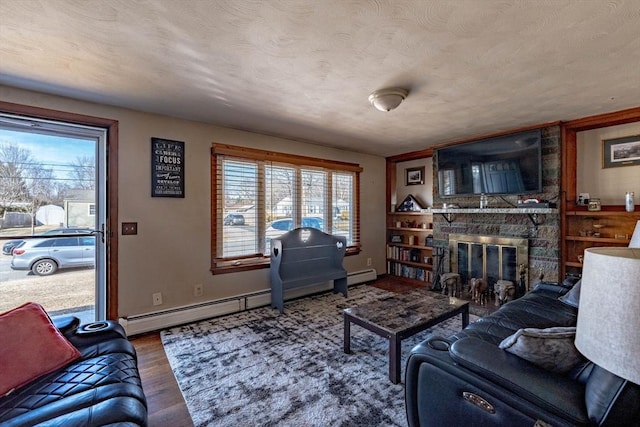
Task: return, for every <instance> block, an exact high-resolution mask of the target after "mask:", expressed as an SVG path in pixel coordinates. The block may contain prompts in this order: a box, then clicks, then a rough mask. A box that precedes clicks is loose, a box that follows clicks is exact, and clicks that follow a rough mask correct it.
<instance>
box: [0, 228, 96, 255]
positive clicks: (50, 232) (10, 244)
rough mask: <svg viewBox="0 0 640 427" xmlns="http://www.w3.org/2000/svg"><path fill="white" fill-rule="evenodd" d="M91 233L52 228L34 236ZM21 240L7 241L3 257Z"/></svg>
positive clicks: (79, 229) (86, 230)
mask: <svg viewBox="0 0 640 427" xmlns="http://www.w3.org/2000/svg"><path fill="white" fill-rule="evenodd" d="M91 232H93V230H92V229H90V228H53V229H51V230H47V231H44V232H42V233H36V234H35V235H36V236H55V235H57V234H90V233H91ZM22 242H24V240H22V239H12V240H7V241H6V242H5V244H4V245H2V253H3V254H5V255H11V252H13V249H14V248H16V247H17V246H19V245H20V244H22Z"/></svg>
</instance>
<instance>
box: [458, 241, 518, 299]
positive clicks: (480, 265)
mask: <svg viewBox="0 0 640 427" xmlns="http://www.w3.org/2000/svg"><path fill="white" fill-rule="evenodd" d="M449 256H450V266H451V272H453V273H458V274H459V275H460V279H461V281H462V284H463V285H468V284H469V280H470V279H471V278H474V277H475V278H482V279H485V280H486V281H487V283H489V286H493V285H494V284H495V283H496V282H497V281H498V280H509V281H511V282H513V283H514V285H516V289H517V290H518V294H519V295H522V294H524V293H525V292H528V291H529V281H528V274H526V273H527V270H528V268H529V240H528V239H527V238H520V237H502V236H482V235H470V234H450V235H449Z"/></svg>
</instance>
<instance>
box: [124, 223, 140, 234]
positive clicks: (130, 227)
mask: <svg viewBox="0 0 640 427" xmlns="http://www.w3.org/2000/svg"><path fill="white" fill-rule="evenodd" d="M136 234H138V223H137V222H123V223H122V235H123V236H127V235H136Z"/></svg>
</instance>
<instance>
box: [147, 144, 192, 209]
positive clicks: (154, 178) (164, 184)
mask: <svg viewBox="0 0 640 427" xmlns="http://www.w3.org/2000/svg"><path fill="white" fill-rule="evenodd" d="M151 197H184V142H181V141H171V140H169V139H161V138H151Z"/></svg>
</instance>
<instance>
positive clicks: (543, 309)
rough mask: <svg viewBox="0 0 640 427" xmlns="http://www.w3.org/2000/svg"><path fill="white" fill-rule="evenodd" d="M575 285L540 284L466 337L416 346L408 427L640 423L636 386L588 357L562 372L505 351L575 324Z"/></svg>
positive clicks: (408, 381) (410, 363) (408, 388)
mask: <svg viewBox="0 0 640 427" xmlns="http://www.w3.org/2000/svg"><path fill="white" fill-rule="evenodd" d="M572 285H573V283H570V282H569V283H567V281H565V283H563V284H552V283H539V284H537V285H536V287H535V288H534V290H533V291H532V292H530V293H528V294H526V295H525V296H523V297H521V298H519V299H516V300H514V301H511V302H509V303H507V304H505V305H504V306H502V307H501V308H500V309H499V310H498V311H496V312H494V313H493V314H491V315H489V316H486V317H483V318H481V319H479V320H478V321H476V322H474V323H471V324H470V325H469V326H468V327H467V328H465V329H464V330H463V331H461V332H459V333H457V334H455V335H453V336H450V337H447V338H441V337H434V336H431V337H429V338H428V339H427V340H425V341H424V342H422V343H420V344H419V345H418V346H416V347H415V348H414V349H413V350H412V351H411V354H410V356H409V358H408V360H407V367H406V377H405V400H406V409H407V417H408V423H409V425H410V426H483V427H484V426H540V427H542V426H545V427H546V426H554V427H557V426H638V425H640V386H638V385H637V384H633V383H630V382H628V381H625V380H623V379H621V378H619V377H617V376H615V375H613V374H611V373H609V372H608V371H606V370H604V369H602V368H600V367H599V366H597V365H595V364H593V363H591V362H589V361H588V360H586V359H585V360H584V362H583V363H579V364H578V365H577V366H576V367H575V368H573V369H572V370H571V371H569V372H568V373H563V374H558V373H552V372H550V371H548V370H545V369H543V368H540V367H538V366H536V365H534V364H533V363H530V362H528V361H527V360H524V359H522V358H520V357H518V356H516V355H514V354H511V353H509V352H507V351H505V350H502V349H500V348H499V344H500V343H501V342H502V340H503V339H504V338H506V337H508V336H510V335H512V334H513V333H515V332H516V331H517V330H518V329H520V328H540V329H544V328H550V327H558V326H575V324H576V320H577V312H578V309H577V308H574V307H571V306H569V305H567V304H565V303H563V302H561V301H560V300H558V297H560V296H561V295H563V294H565V293H566V292H567V291H568V290H569V289H570V287H571V286H572ZM630 357H638V355H630Z"/></svg>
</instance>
